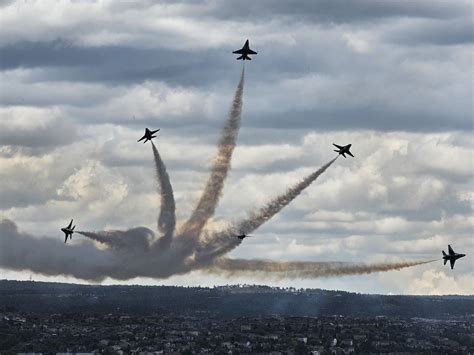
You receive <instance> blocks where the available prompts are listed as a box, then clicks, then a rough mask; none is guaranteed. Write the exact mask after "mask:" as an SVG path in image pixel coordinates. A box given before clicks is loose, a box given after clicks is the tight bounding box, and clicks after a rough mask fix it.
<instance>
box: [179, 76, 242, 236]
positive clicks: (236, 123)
mask: <svg viewBox="0 0 474 355" xmlns="http://www.w3.org/2000/svg"><path fill="white" fill-rule="evenodd" d="M244 74H245V69H244V68H242V74H241V75H240V81H239V85H238V86H237V90H236V91H235V94H234V100H233V101H232V106H231V109H230V112H229V117H228V119H227V122H226V124H225V126H224V128H223V130H222V135H221V138H220V141H219V144H218V148H217V155H216V157H215V159H214V164H213V166H212V169H211V173H210V176H209V179H208V181H207V184H206V187H205V188H204V191H203V193H202V196H201V198H200V199H199V202H198V204H197V206H196V208H195V210H194V212H193V213H192V215H191V217H190V218H189V220H188V221H187V222H186V223H185V225H184V226H183V228H182V234H183V235H192V236H195V237H199V235H200V234H201V231H202V229H203V227H204V225H205V224H206V222H207V221H208V220H209V218H211V217H212V216H213V215H214V211H215V210H216V207H217V203H218V202H219V198H220V195H221V192H222V189H223V187H224V181H225V179H226V177H227V174H228V172H229V170H230V164H231V159H232V153H233V152H234V148H235V145H236V141H237V135H238V134H239V128H240V117H241V112H242V96H243V91H244V76H245V75H244Z"/></svg>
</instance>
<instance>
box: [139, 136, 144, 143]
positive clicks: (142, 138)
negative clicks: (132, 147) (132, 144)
mask: <svg viewBox="0 0 474 355" xmlns="http://www.w3.org/2000/svg"><path fill="white" fill-rule="evenodd" d="M145 138H146V136H143V137H141V138H140V139H139V140H137V142H141V141H142V140H144V139H145Z"/></svg>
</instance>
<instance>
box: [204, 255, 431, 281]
mask: <svg viewBox="0 0 474 355" xmlns="http://www.w3.org/2000/svg"><path fill="white" fill-rule="evenodd" d="M433 261H436V259H435V260H422V261H403V262H393V263H373V264H366V263H344V262H296V261H295V262H277V261H267V260H245V259H228V258H220V259H217V260H216V261H215V262H214V263H213V265H212V266H211V267H209V268H207V269H205V271H206V272H209V273H213V274H220V275H225V276H242V275H252V276H265V277H274V278H277V279H283V278H290V279H303V278H319V277H331V276H344V275H362V274H371V273H374V272H386V271H392V270H401V269H404V268H408V267H413V266H417V265H423V264H428V263H431V262H433Z"/></svg>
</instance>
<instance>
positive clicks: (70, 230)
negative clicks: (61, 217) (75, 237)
mask: <svg viewBox="0 0 474 355" xmlns="http://www.w3.org/2000/svg"><path fill="white" fill-rule="evenodd" d="M72 221H73V220H72V219H71V222H69V225H68V226H67V227H64V228H61V230H62V231H63V233H64V234H65V235H66V238H64V243H66V242H67V238H68V237H69V239H72V234H73V233H74V228H76V226H73V225H72Z"/></svg>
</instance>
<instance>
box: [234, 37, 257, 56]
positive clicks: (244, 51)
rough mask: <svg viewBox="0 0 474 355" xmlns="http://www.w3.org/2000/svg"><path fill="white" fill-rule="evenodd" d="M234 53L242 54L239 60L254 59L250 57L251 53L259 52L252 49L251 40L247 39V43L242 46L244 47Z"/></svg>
mask: <svg viewBox="0 0 474 355" xmlns="http://www.w3.org/2000/svg"><path fill="white" fill-rule="evenodd" d="M232 53H234V54H240V57H238V58H237V60H240V59H242V60H246V59H247V60H252V58H250V57H249V54H257V52H254V51H253V50H251V49H250V48H249V40H246V41H245V44H244V46H243V47H242V49H239V50H236V51H233V52H232Z"/></svg>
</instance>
